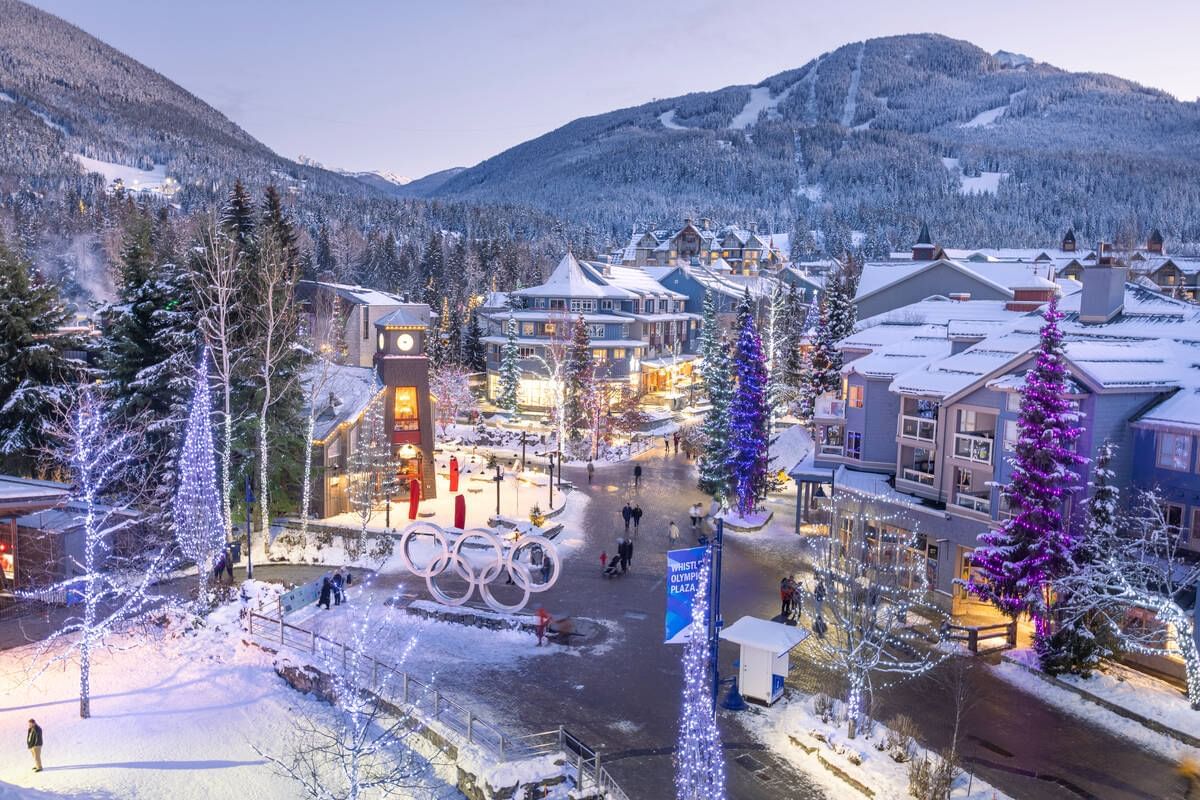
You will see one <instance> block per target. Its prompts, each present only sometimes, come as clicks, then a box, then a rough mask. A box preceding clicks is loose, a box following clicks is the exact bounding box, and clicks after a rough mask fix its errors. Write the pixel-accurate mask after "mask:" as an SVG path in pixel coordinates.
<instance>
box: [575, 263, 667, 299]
mask: <svg viewBox="0 0 1200 800" xmlns="http://www.w3.org/2000/svg"><path fill="white" fill-rule="evenodd" d="M587 266H588V267H591V268H592V269H595V270H597V271H601V277H602V278H603V279H604V280H605V281H606V282H607V283H609V284H611V285H613V286H617V287H619V288H621V289H625V290H627V291H630V292H633V293H635V294H638V295H641V296H642V297H653V298H663V299H667V298H670V299H675V300H686V299H687V295H686V294H681V293H679V292H676V291H673V290H671V289H668V288H667V287H665V286H663V285H662V284H661V283H659V282H658V281H657V280H656V279H655V278H654V276H652V275H651V274H650V273H649V272H647V271H646V270H644V269H642V268H640V267H625V266H619V265H616V264H604V265H600V264H588V265H587ZM603 270H607V272H608V274H607V275H605V274H604V273H603Z"/></svg>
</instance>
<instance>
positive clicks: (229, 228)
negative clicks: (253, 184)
mask: <svg viewBox="0 0 1200 800" xmlns="http://www.w3.org/2000/svg"><path fill="white" fill-rule="evenodd" d="M220 224H221V227H222V228H223V229H225V231H226V232H228V233H229V235H230V236H232V237H233V239H234V241H235V242H237V245H238V248H239V249H240V250H241V251H242V252H243V253H244V254H247V255H252V254H253V252H254V242H255V233H254V228H255V224H254V201H253V200H251V199H250V193H249V192H248V191H246V187H245V185H244V184H243V183H242V182H241V180H240V179H239V180H237V181H234V184H233V189H232V190H231V191H230V193H229V199H228V200H227V201H226V202H225V206H224V208H222V209H221V217H220ZM326 239H327V240H328V237H326Z"/></svg>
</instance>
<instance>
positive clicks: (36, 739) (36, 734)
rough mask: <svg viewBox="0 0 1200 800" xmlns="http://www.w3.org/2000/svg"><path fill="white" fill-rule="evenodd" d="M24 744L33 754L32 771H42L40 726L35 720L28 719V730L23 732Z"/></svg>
mask: <svg viewBox="0 0 1200 800" xmlns="http://www.w3.org/2000/svg"><path fill="white" fill-rule="evenodd" d="M25 746H26V747H28V748H29V752H30V754H32V755H33V771H34V772H41V771H42V726H41V725H38V724H37V720H33V719H31V720H29V730H28V731H27V732H26V733H25Z"/></svg>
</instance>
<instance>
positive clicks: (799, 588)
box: [792, 576, 804, 621]
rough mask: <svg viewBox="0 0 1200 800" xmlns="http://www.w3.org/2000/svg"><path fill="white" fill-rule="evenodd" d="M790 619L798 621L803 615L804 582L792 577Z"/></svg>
mask: <svg viewBox="0 0 1200 800" xmlns="http://www.w3.org/2000/svg"><path fill="white" fill-rule="evenodd" d="M792 584H793V587H794V588H793V590H792V619H794V620H796V621H799V620H800V615H802V614H803V613H804V581H802V580H798V579H797V578H796V576H792Z"/></svg>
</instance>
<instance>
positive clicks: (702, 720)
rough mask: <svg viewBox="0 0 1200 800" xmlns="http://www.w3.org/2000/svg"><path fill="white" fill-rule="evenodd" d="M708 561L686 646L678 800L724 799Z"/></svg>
mask: <svg viewBox="0 0 1200 800" xmlns="http://www.w3.org/2000/svg"><path fill="white" fill-rule="evenodd" d="M709 560H710V555H709V553H708V552H707V551H706V552H705V554H704V556H703V557H702V558H701V559H700V570H699V575H698V577H697V579H696V595H695V599H693V600H692V625H691V636H690V638H689V639H688V641H687V643H686V644H684V646H683V703H682V707H681V709H680V712H679V740H678V742H677V743H676V747H675V796H676V798H677V800H724V798H725V752H724V748H723V747H722V745H721V731H720V730H719V729H718V728H717V719H716V714H715V711H716V709H715V707H714V705H713V697H712V691H713V674H712V640H711V639H710V638H709V624H710V621H709V599H708V594H709V583H710V577H709Z"/></svg>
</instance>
